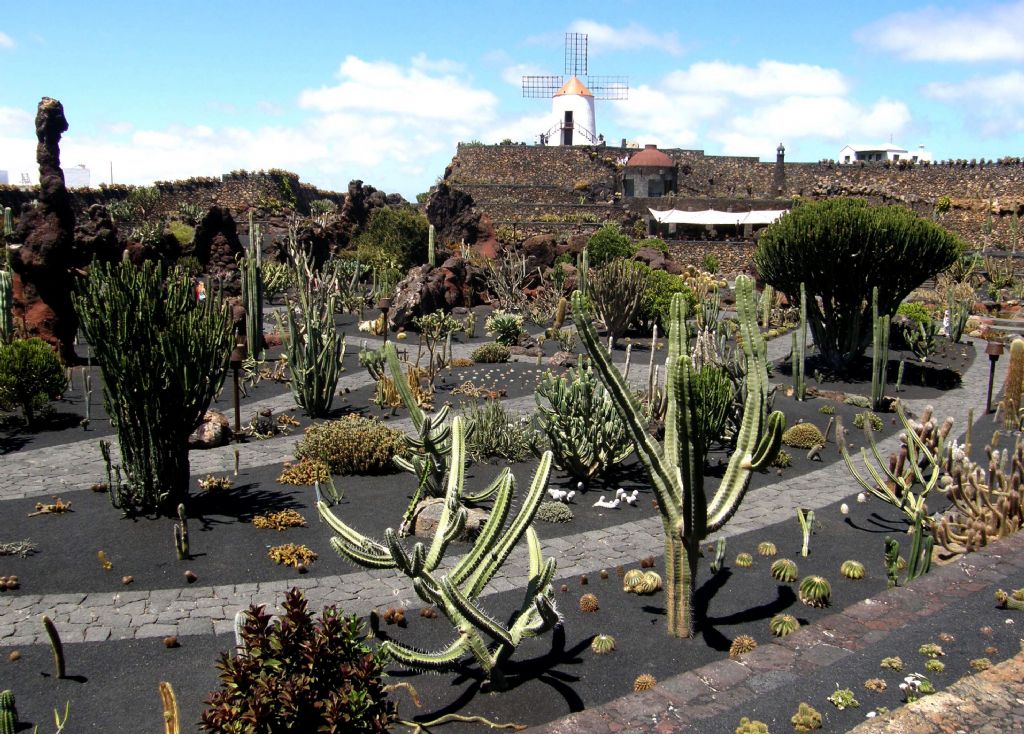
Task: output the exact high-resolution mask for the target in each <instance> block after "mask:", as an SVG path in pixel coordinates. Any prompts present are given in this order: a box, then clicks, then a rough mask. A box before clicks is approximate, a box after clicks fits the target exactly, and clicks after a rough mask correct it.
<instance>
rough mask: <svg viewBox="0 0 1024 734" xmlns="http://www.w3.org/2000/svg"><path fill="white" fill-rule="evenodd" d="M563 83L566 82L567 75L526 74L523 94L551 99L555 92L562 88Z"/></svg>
mask: <svg viewBox="0 0 1024 734" xmlns="http://www.w3.org/2000/svg"><path fill="white" fill-rule="evenodd" d="M563 84H565V77H563V76H557V75H549V76H524V77H523V96H524V97H544V98H547V99H551V98H552V97H554V96H555V92H557V91H558V90H559V89H561V88H562V85H563Z"/></svg>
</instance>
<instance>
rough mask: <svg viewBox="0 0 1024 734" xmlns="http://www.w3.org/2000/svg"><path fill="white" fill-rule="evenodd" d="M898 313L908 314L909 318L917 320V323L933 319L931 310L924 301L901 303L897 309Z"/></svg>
mask: <svg viewBox="0 0 1024 734" xmlns="http://www.w3.org/2000/svg"><path fill="white" fill-rule="evenodd" d="M896 313H897V314H898V315H899V316H906V317H907V318H908V319H910V320H912V321H914V322H916V324H923V323H925V322H927V321H931V320H932V314H931V312H930V311H929V310H928V307H927V306H925V305H924V304H923V303H901V304H900V307H899V308H897V309H896ZM916 324H915V326H916Z"/></svg>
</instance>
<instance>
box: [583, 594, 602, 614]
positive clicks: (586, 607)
mask: <svg viewBox="0 0 1024 734" xmlns="http://www.w3.org/2000/svg"><path fill="white" fill-rule="evenodd" d="M600 608H601V606H600V605H599V604H598V603H597V597H596V596H595V595H594V594H584V595H583V596H581V597H580V611H581V612H583V613H584V614H590V613H592V612H596V611H597V610H598V609H600Z"/></svg>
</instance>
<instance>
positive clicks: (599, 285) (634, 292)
mask: <svg viewBox="0 0 1024 734" xmlns="http://www.w3.org/2000/svg"><path fill="white" fill-rule="evenodd" d="M647 273H648V270H647V268H644V267H642V266H641V264H640V263H637V262H634V261H632V260H623V259H617V260H612V261H611V262H610V263H608V264H607V265H605V266H604V267H602V268H599V269H598V270H596V271H595V272H594V274H593V275H592V276H591V278H590V288H589V290H588V294H589V296H590V301H591V303H592V304H593V307H594V311H595V313H596V314H597V318H598V319H599V320H600V321H601V323H603V324H604V326H605V329H606V330H607V332H608V339H609V340H610V341H611V342H612V345H614V343H615V341H616V340H617V339H618V338H619V337H620V336H622V335H623V334H624V333H626V329H628V328H629V325H630V324H631V323H632V322H633V320H634V319H635V318H636V315H637V313H638V312H639V311H640V306H641V304H642V302H643V297H644V292H645V290H646V288H647V280H648V277H647Z"/></svg>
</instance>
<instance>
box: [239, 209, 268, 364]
mask: <svg viewBox="0 0 1024 734" xmlns="http://www.w3.org/2000/svg"><path fill="white" fill-rule="evenodd" d="M262 245H263V232H262V230H261V229H260V225H259V223H257V222H255V221H254V220H253V214H252V212H251V211H250V212H249V246H248V247H247V248H246V252H245V256H244V257H242V258H241V259H240V260H239V263H238V270H239V271H240V272H241V274H242V303H243V305H244V306H245V339H246V347H247V349H248V352H249V359H251V360H253V361H255V362H260V361H262V360H263V351H264V349H263V253H262Z"/></svg>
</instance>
